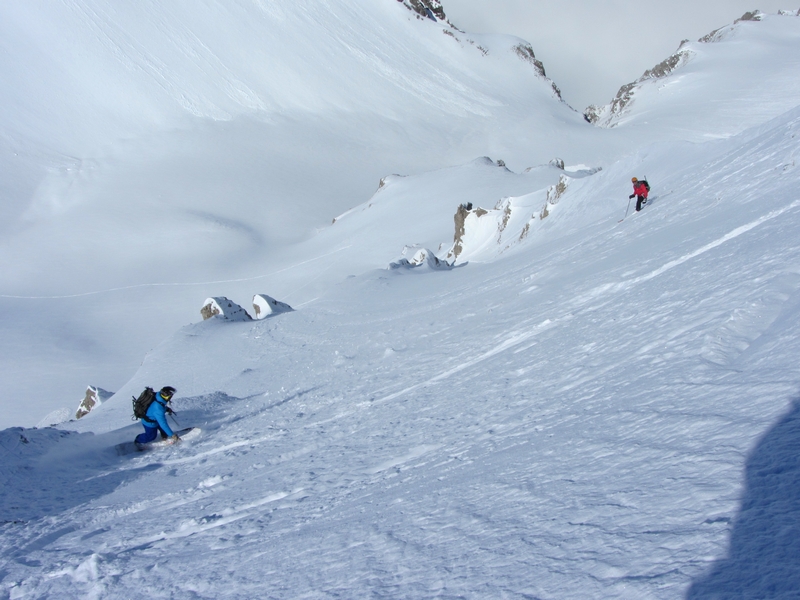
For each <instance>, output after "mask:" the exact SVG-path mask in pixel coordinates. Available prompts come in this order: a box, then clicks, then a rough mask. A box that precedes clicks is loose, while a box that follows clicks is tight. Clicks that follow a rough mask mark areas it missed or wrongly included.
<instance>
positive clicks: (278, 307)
mask: <svg viewBox="0 0 800 600" xmlns="http://www.w3.org/2000/svg"><path fill="white" fill-rule="evenodd" d="M253 310H254V311H255V313H256V319H259V320H260V319H266V318H267V317H270V316H272V315H277V314H280V313H285V312H291V311H293V310H294V309H293V308H292V307H291V306H289V305H288V304H286V303H285V302H280V301H278V300H275V298H273V297H272V296H267V295H266V294H256V295H255V296H253Z"/></svg>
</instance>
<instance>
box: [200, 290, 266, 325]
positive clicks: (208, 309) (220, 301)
mask: <svg viewBox="0 0 800 600" xmlns="http://www.w3.org/2000/svg"><path fill="white" fill-rule="evenodd" d="M200 314H201V315H203V320H204V321H205V320H207V319H210V318H212V317H217V318H218V319H222V320H224V321H252V320H253V317H251V316H250V315H249V314H247V311H246V310H245V309H243V308H242V307H241V306H239V305H238V304H236V303H235V302H232V301H231V300H228V299H227V298H226V297H225V296H219V297H218V298H207V299H206V301H205V302H204V303H203V308H201V309H200Z"/></svg>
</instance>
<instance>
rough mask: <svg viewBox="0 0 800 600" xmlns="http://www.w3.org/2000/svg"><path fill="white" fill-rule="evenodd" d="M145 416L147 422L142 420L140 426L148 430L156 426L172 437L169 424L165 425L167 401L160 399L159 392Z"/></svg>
mask: <svg viewBox="0 0 800 600" xmlns="http://www.w3.org/2000/svg"><path fill="white" fill-rule="evenodd" d="M145 415H146V416H147V419H149V421H148V420H147V419H142V425H144V426H145V427H148V428H150V429H154V428H155V427H156V426H158V427H160V428H161V431H163V432H164V433H166V434H167V435H170V436H171V435H174V433H173V431H172V429H170V426H169V423H167V401H166V400H164V398H162V397H161V392H157V393H156V399H155V400H153V403H152V404H151V405H150V407H149V408H148V409H147V412H146V413H145Z"/></svg>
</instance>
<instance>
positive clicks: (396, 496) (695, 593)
mask: <svg viewBox="0 0 800 600" xmlns="http://www.w3.org/2000/svg"><path fill="white" fill-rule="evenodd" d="M799 133H800V109H796V110H793V111H791V112H789V113H787V114H786V115H784V116H782V117H780V118H778V119H775V120H773V121H771V122H769V123H767V124H765V125H763V126H761V127H759V128H757V129H754V130H748V131H747V132H745V133H744V134H742V135H739V136H736V137H733V138H730V139H728V140H723V141H718V142H714V143H709V144H703V145H689V144H675V143H665V144H661V145H658V146H655V147H651V148H649V149H648V150H647V152H646V153H645V155H644V156H643V157H636V158H631V159H630V160H629V162H627V163H620V164H618V165H613V166H611V167H610V168H608V169H605V170H603V171H602V172H599V173H595V174H594V175H592V176H591V177H584V178H582V179H580V180H578V181H577V182H575V183H573V184H571V185H570V187H569V188H568V189H567V191H566V192H565V193H564V194H563V195H562V196H561V198H560V199H559V202H558V203H557V204H556V205H555V206H554V209H553V211H552V213H551V215H550V216H549V217H547V218H546V219H544V220H543V221H541V223H540V227H539V228H538V229H537V230H535V231H532V232H531V234H530V237H529V242H528V243H527V244H522V245H519V246H517V247H516V248H515V249H513V251H511V252H505V253H503V259H502V260H493V261H489V262H471V263H470V264H468V265H466V266H464V267H461V268H454V269H451V270H430V269H411V270H405V269H395V270H389V269H381V270H373V271H370V272H367V273H363V274H360V275H359V276H357V277H353V278H350V279H348V280H346V281H344V282H343V283H342V284H341V285H339V286H338V287H336V288H334V289H331V290H330V291H329V292H328V293H327V294H325V295H324V296H323V297H321V298H320V299H319V300H317V301H316V302H313V303H311V304H308V305H307V306H305V307H301V308H299V309H298V310H296V311H294V312H290V313H284V314H280V315H276V316H275V317H271V318H268V319H265V320H263V321H250V322H238V323H237V322H225V321H222V320H217V319H211V320H208V321H204V322H198V323H195V324H193V325H189V326H186V327H185V328H183V329H182V330H180V331H179V332H177V333H176V334H175V335H174V336H172V337H171V338H170V339H168V340H167V341H165V342H164V343H163V344H162V345H161V346H159V347H158V348H156V349H155V350H154V351H153V352H152V353H150V354H149V355H148V357H147V359H146V360H145V362H144V364H143V365H142V367H141V369H140V370H139V372H138V373H137V375H136V376H135V377H134V378H133V379H132V380H131V381H130V382H129V384H127V385H126V386H124V387H123V388H122V389H121V390H120V392H119V393H118V394H117V396H115V397H114V398H112V399H111V400H109V401H106V402H104V403H103V404H102V405H101V406H100V407H99V408H98V409H96V410H95V411H93V412H92V413H91V414H90V415H89V416H88V417H86V418H85V419H83V420H81V421H78V422H75V423H71V424H69V428H70V429H76V430H78V432H81V433H79V434H72V435H68V436H65V435H56V434H54V433H47V432H48V431H50V430H35V431H27V430H8V431H6V432H5V434H4V435H5V437H4V438H3V439H2V440H0V441H1V442H2V443H3V447H4V448H5V449H6V451H7V454H6V455H7V458H6V460H5V461H4V464H5V467H4V469H5V471H4V472H5V474H6V477H7V478H8V480H9V481H11V477H19V476H20V475H19V474H20V473H25V481H27V482H30V481H36V482H39V483H40V485H38V486H33V485H28V484H25V485H17V486H11V485H6V486H3V490H4V492H3V493H4V494H5V496H4V497H3V506H5V507H6V510H5V512H4V514H5V515H6V516H5V517H4V518H5V519H6V520H7V521H8V522H7V523H6V524H5V525H4V526H3V528H2V530H0V536H1V537H0V544H2V546H0V547H2V555H3V556H4V558H5V563H4V565H3V570H4V575H3V579H2V584H3V586H4V590H5V591H6V592H7V593H8V595H9V596H10V597H26V595H29V596H31V597H55V596H63V597H76V596H89V597H127V596H129V595H132V594H136V593H137V591H138V590H140V589H141V586H142V585H143V582H144V581H146V582H147V586H148V590H149V593H150V595H151V596H152V597H157V598H162V597H163V598H166V597H197V598H228V597H237V598H238V597H243V596H244V597H275V598H286V597H292V598H294V597H318V598H323V597H330V596H341V597H348V598H358V597H370V596H375V595H380V596H383V597H390V598H408V597H414V598H434V597H448V596H453V597H520V598H522V597H545V598H565V597H569V598H574V597H581V598H632V597H635V598H676V597H682V596H684V595H686V594H687V593H689V594H690V595H691V597H692V598H711V597H714V594H715V593H723V595H724V594H725V593H726V591H730V592H731V593H741V594H743V595H745V596H746V597H768V596H770V594H771V595H772V596H771V597H790V595H787V594H789V592H790V591H791V590H794V589H797V586H798V584H800V573H799V572H798V569H797V566H796V561H794V562H793V557H794V556H796V555H797V552H798V550H800V548H798V546H797V544H798V542H797V540H798V539H800V537H798V535H797V533H800V532H798V531H797V524H798V523H800V518H799V517H800V497H798V495H797V492H796V490H797V489H798V488H797V483H798V482H797V475H796V473H797V470H796V468H795V467H794V464H795V455H796V440H797V428H796V422H797V406H796V398H797V389H798V382H800V370H798V366H797V361H796V356H797V354H798V352H800V345H799V343H798V340H800V331H798V323H800V319H798V317H799V316H800V314H798V311H800V302H799V301H798V299H800V268H799V267H798V266H799V265H800V246H798V244H797V242H796V237H797V236H796V232H797V229H798V226H800V204H799V203H798V200H797V196H796V193H795V190H796V189H797V186H798V184H800V181H799V180H800V171H798V169H797V166H796V162H795V159H794V156H795V153H796V151H797V144H796V139H797V135H798V134H799ZM649 161H652V162H649ZM654 164H659V165H662V166H663V168H664V172H663V173H660V174H659V178H658V181H659V184H658V186H654V195H653V199H652V203H651V204H650V205H649V206H647V207H646V209H645V210H644V211H643V212H641V213H638V214H634V215H630V216H629V217H628V218H627V219H625V220H624V221H622V222H621V223H620V222H619V219H620V218H621V217H622V214H620V213H619V211H618V210H617V209H618V208H620V206H619V205H618V203H615V202H613V201H612V199H613V196H614V195H615V194H616V193H617V191H618V190H617V186H618V181H619V179H620V178H621V176H622V174H623V173H629V172H631V171H632V170H634V169H636V172H638V171H640V170H643V169H645V168H647V169H650V168H651V167H652V166H653V165H654ZM476 168H477V169H479V170H480V169H488V168H491V169H494V171H492V173H493V174H502V173H503V171H502V168H500V167H497V166H496V165H495V166H491V167H490V166H489V165H481V164H478V165H474V166H472V167H469V168H467V169H465V170H464V173H465V176H464V182H465V183H464V187H463V191H464V193H465V194H466V193H467V192H469V190H471V189H472V188H473V185H472V182H471V181H470V177H471V175H470V171H471V170H473V169H476ZM440 176H441V175H440ZM505 177H509V175H508V174H506V175H500V178H501V179H500V180H501V181H502V180H503V178H505ZM653 179H655V178H653ZM394 183H397V184H401V183H404V182H401V181H395V182H390V184H389V186H388V187H387V189H386V190H385V191H386V192H390V190H391V187H392V185H393V184H394ZM450 183H451V185H456V183H455V180H451V182H450ZM590 183H591V184H592V185H591V186H590ZM420 189H421V188H420ZM433 189H434V190H435V189H436V188H435V187H434V188H433ZM707 190H714V192H713V194H710V193H709V192H708V191H707ZM622 208H624V204H623V206H622ZM372 209H379V207H378V206H377V205H375V206H373V208H372ZM372 209H368V210H372ZM368 210H365V211H364V212H368ZM350 216H351V217H355V216H356V215H350ZM346 223H347V217H346V218H344V219H342V221H341V223H340V224H342V225H344V224H346ZM398 226H400V223H398ZM333 229H335V228H332V230H333ZM168 383H169V384H172V385H175V386H176V387H178V388H179V395H178V397H177V399H176V400H175V409H176V410H177V411H178V415H177V419H178V421H179V422H180V424H181V426H185V425H189V424H192V425H199V426H200V427H202V429H203V433H202V435H201V437H200V438H198V439H196V440H194V441H192V442H186V443H185V445H183V446H180V447H175V448H170V449H167V450H163V451H160V452H157V453H149V454H145V455H142V456H134V457H117V456H116V455H115V454H114V452H113V449H112V445H113V444H114V443H117V442H120V441H125V440H129V439H130V438H131V437H132V436H133V435H135V433H136V432H137V431H139V429H140V428H139V426H138V425H135V424H133V425H126V423H130V421H129V420H128V418H129V413H130V404H129V396H130V395H131V394H132V393H135V392H138V390H139V389H140V388H141V387H142V386H143V385H145V384H150V385H156V386H160V385H164V384H168ZM787 411H788V412H787ZM783 415H786V416H785V417H783ZM776 422H777V424H776V425H775V427H774V428H772V425H773V423H776ZM90 431H91V432H94V435H88V432H90ZM23 438H24V439H23ZM25 440H27V441H25ZM752 448H755V450H754V453H753V454H752V455H750V456H749V457H748V453H749V452H750V450H751V449H752ZM48 451H49V454H48V453H47V452H48ZM745 468H747V473H746V482H747V487H746V488H743V487H742V483H741V482H742V477H741V474H742V470H743V469H745ZM65 473H66V474H71V475H72V476H71V477H70V476H67V475H65ZM743 494H744V495H743ZM740 501H742V502H744V504H740ZM729 534H732V537H730V539H731V540H732V543H733V544H734V545H733V547H732V548H731V549H730V553H729V556H730V557H729V558H725V556H726V553H727V552H728V546H727V545H728V539H729ZM717 559H718V560H717ZM715 561H716V562H715ZM782 591H786V594H782V593H781V592H782Z"/></svg>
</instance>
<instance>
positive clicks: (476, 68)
mask: <svg viewBox="0 0 800 600" xmlns="http://www.w3.org/2000/svg"><path fill="white" fill-rule="evenodd" d="M427 4H430V5H431V6H434V3H427ZM427 4H426V5H427ZM434 8H435V6H434ZM418 16H419V15H418V13H417V12H415V11H412V10H409V8H408V7H406V6H405V5H404V4H403V3H398V2H395V1H389V0H386V1H381V2H373V1H367V0H356V1H355V2H350V3H339V2H331V1H328V0H322V1H317V0H315V1H313V2H311V1H303V2H289V1H288V0H276V1H274V2H251V1H245V0H236V1H233V2H218V1H214V2H206V3H202V4H201V5H199V6H198V5H197V4H196V3H192V2H185V1H183V0H181V1H179V2H171V3H169V4H164V3H159V2H155V1H152V0H148V1H145V2H137V3H118V2H108V1H107V0H70V1H67V2H60V3H56V4H55V5H50V4H42V3H5V4H3V5H2V6H0V44H2V48H3V51H2V52H0V77H2V79H3V81H4V85H3V88H2V90H0V100H2V102H0V106H1V107H2V108H0V152H2V155H0V232H2V233H1V234H0V263H2V264H3V265H4V271H3V276H2V281H0V297H1V298H0V302H2V304H3V310H2V312H3V314H4V315H6V317H5V318H4V319H3V320H2V321H0V357H2V361H0V376H1V377H2V378H3V380H4V381H8V382H10V383H9V384H8V388H7V393H8V396H9V397H11V398H14V399H18V398H25V399H26V401H27V400H29V399H31V396H30V391H29V387H28V385H27V383H26V382H27V381H28V380H30V378H31V377H37V378H39V377H41V378H42V379H40V385H41V386H42V387H41V389H40V390H39V392H38V393H37V394H36V397H37V398H36V400H35V401H39V398H47V400H46V402H48V403H55V402H57V403H58V404H56V405H54V406H49V407H43V408H45V409H44V410H43V411H42V413H41V414H40V415H39V418H41V417H42V416H44V414H46V413H48V412H50V410H53V409H56V408H60V407H61V406H63V404H64V403H65V402H69V403H72V398H73V397H74V395H75V394H80V393H82V391H83V390H84V389H85V387H86V385H89V384H91V385H95V384H100V385H101V386H102V387H104V388H105V389H111V390H114V389H116V388H118V387H119V386H120V385H121V384H122V383H124V381H126V380H127V379H128V378H129V377H130V374H131V372H132V370H133V369H134V368H135V366H136V365H138V364H139V362H140V360H141V356H142V355H143V354H144V353H145V352H146V351H147V350H149V349H151V348H152V347H153V346H154V345H155V344H156V343H157V342H158V341H159V340H160V339H162V338H163V336H164V335H166V334H167V333H168V332H171V331H173V330H175V329H176V328H177V327H179V326H181V325H183V324H185V323H186V322H187V319H188V320H190V319H191V318H193V316H194V315H195V314H196V310H197V302H198V296H199V301H200V302H202V299H203V298H206V297H210V296H217V295H220V294H219V291H218V290H217V289H214V288H215V284H213V283H209V282H217V281H229V280H235V279H246V278H251V279H252V278H258V277H262V278H266V277H268V276H269V275H270V274H271V273H272V272H273V271H275V270H280V269H281V268H284V267H286V266H287V265H285V264H284V265H282V266H281V267H276V265H277V256H276V253H281V255H282V256H283V255H284V253H286V252H288V253H291V252H290V251H289V250H287V247H288V246H289V245H291V244H293V243H296V242H298V241H301V240H305V239H307V238H309V237H310V236H312V235H313V233H314V232H315V230H316V229H318V228H323V227H325V226H326V225H327V224H329V223H330V221H331V219H332V218H333V217H335V216H336V215H340V214H342V213H343V212H345V211H346V210H348V209H350V208H352V207H354V206H358V205H360V204H361V203H363V202H364V201H365V200H367V199H368V198H369V197H370V196H371V194H372V193H373V192H374V190H375V188H376V186H377V183H378V181H379V180H380V178H381V177H383V176H385V175H387V174H389V173H403V174H414V173H422V172H426V171H430V170H436V169H441V168H444V167H448V166H452V165H458V164H464V163H467V162H469V161H472V160H474V159H475V158H476V157H478V156H483V155H486V154H491V155H493V156H495V157H498V158H503V159H504V160H506V161H507V162H508V164H509V165H511V166H515V165H517V166H516V167H515V168H517V169H518V170H521V169H523V168H525V167H527V166H529V165H531V164H537V163H541V162H546V161H547V160H549V159H550V158H551V156H552V154H565V153H566V150H567V149H568V147H569V146H571V145H574V146H575V147H577V148H580V149H581V150H580V151H576V152H575V154H578V153H583V152H584V151H585V152H586V153H589V154H593V155H597V154H598V153H599V152H600V146H599V143H598V139H599V138H598V137H597V136H594V132H592V131H591V130H592V128H591V127H589V126H588V125H586V124H585V122H583V120H582V118H581V117H580V115H579V114H578V113H576V112H575V111H573V110H572V109H571V108H570V107H568V106H567V105H566V104H565V103H563V102H562V101H561V100H560V99H559V98H558V96H557V94H556V93H555V91H554V89H553V85H552V82H550V81H549V80H547V79H546V78H545V77H544V76H543V74H542V73H541V71H540V69H539V68H538V67H537V65H536V64H532V63H531V60H529V58H530V57H529V56H521V55H520V54H519V52H518V51H517V50H515V49H516V48H518V47H519V46H520V45H521V44H522V45H524V42H523V41H522V40H519V39H518V38H514V37H510V36H473V35H470V34H468V33H465V32H461V31H459V30H457V29H455V28H453V27H452V26H450V25H449V24H448V23H447V22H446V21H440V20H434V19H431V18H420V19H418V18H417V17H418ZM33 74H35V76H33ZM583 135H588V136H589V141H588V143H585V144H584V143H580V144H578V143H575V140H578V139H583V138H582V136H583ZM543 140H547V142H546V143H543ZM579 158H580V159H581V160H584V158H582V157H579ZM586 160H588V159H586ZM326 252H327V251H326ZM308 258H309V257H302V258H301V259H300V260H307V259H308ZM392 258H395V257H392ZM289 264H292V263H289ZM260 291H264V292H269V291H270V290H260ZM187 315H192V317H187ZM31 328H33V329H35V330H36V331H38V332H39V334H37V335H31V333H30V331H31ZM21 346H22V347H24V349H22V350H21V349H20V347H21ZM62 368H63V369H64V371H61V370H60V369H62ZM98 377H99V378H100V379H101V380H100V381H98V380H97V378H98ZM105 377H107V378H108V379H104V378H105ZM66 390H71V392H67V391H66ZM15 405H16V403H15ZM11 418H12V421H11V422H9V423H8V424H9V425H11V424H14V423H18V424H22V423H27V424H32V423H31V421H30V418H32V417H28V418H26V419H25V420H24V421H19V420H17V419H19V418H22V415H21V413H18V414H17V415H16V416H13V417H11ZM32 422H33V423H35V422H38V418H33V421H32Z"/></svg>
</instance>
